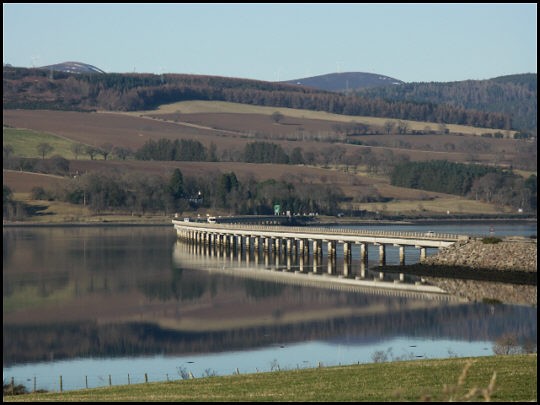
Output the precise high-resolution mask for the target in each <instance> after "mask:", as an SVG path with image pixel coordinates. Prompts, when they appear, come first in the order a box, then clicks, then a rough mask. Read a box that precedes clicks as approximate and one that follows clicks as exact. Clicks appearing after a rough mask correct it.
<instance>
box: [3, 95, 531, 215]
mask: <svg viewBox="0 0 540 405" xmlns="http://www.w3.org/2000/svg"><path fill="white" fill-rule="evenodd" d="M275 111H276V109H275V108H272V107H261V106H253V105H245V104H238V103H225V102H218V101H213V102H208V101H206V102H202V101H185V102H181V103H175V104H170V105H166V106H162V107H160V108H159V109H157V110H152V111H139V112H136V113H135V112H134V113H116V112H95V113H87V112H74V111H51V110H4V112H3V122H4V131H3V141H4V142H3V143H4V147H5V149H4V153H6V150H7V148H6V146H9V147H11V151H10V155H9V156H7V155H6V154H5V155H4V184H5V185H7V186H9V187H10V189H11V190H12V191H13V192H14V193H16V194H17V195H20V194H21V193H23V194H24V193H30V192H32V190H33V188H34V187H44V188H47V190H53V191H55V190H58V188H57V187H56V186H55V184H58V182H59V181H61V182H62V183H64V184H68V183H70V182H71V183H72V182H73V180H71V179H69V177H63V178H59V177H57V176H58V175H66V174H68V173H71V174H73V173H75V174H76V173H79V174H80V173H84V174H92V173H102V174H103V173H107V174H109V175H111V176H127V175H129V176H130V177H129V179H128V178H127V177H123V179H125V180H126V181H132V180H133V179H143V178H149V179H150V177H149V176H151V178H152V179H154V178H155V176H159V177H161V178H167V176H170V175H171V173H172V172H173V170H175V169H180V170H181V172H182V173H183V175H184V176H185V180H186V184H190V187H191V188H194V187H197V184H199V187H201V186H203V185H204V184H207V183H210V182H215V181H217V180H219V179H220V178H223V176H228V174H230V173H234V174H235V177H236V178H237V180H238V181H239V182H240V184H241V185H243V186H246V187H247V186H248V185H249V184H251V183H252V182H258V183H260V186H264V184H266V186H271V183H268V182H269V181H276V182H287V183H289V184H290V185H291V189H289V190H288V191H287V193H290V192H291V191H292V192H293V193H294V194H293V196H291V197H294V195H297V196H298V197H299V198H311V197H315V196H319V195H320V196H322V193H323V191H324V192H327V191H330V190H331V191H332V192H333V193H334V194H335V196H336V197H337V198H338V200H335V201H334V202H332V205H331V206H332V207H333V210H336V209H341V210H342V211H343V212H349V213H353V212H360V210H366V211H367V212H371V213H372V214H370V215H378V214H375V213H377V212H383V213H384V214H385V215H411V216H424V215H441V214H442V215H446V213H447V212H448V211H451V212H453V213H454V212H456V213H459V215H486V214H487V215H490V214H491V215H493V214H498V213H510V212H515V209H513V208H510V207H508V206H506V205H505V204H504V203H503V204H500V202H499V201H501V200H498V202H497V203H496V204H493V203H491V204H489V203H486V202H484V201H482V200H475V199H470V198H469V197H467V196H458V195H449V194H443V193H438V192H430V191H426V190H415V189H407V188H404V187H396V186H392V185H391V184H390V181H389V177H388V176H389V173H390V171H391V170H392V168H393V167H394V166H395V165H396V164H398V163H399V162H405V161H408V160H410V161H415V162H417V161H429V160H433V159H441V160H449V161H452V162H460V163H466V162H469V161H470V160H471V159H473V160H474V162H475V163H477V164H484V165H487V164H492V163H493V162H497V163H498V164H501V165H508V164H511V165H513V166H514V167H515V168H518V167H521V168H523V169H528V170H535V169H536V166H535V162H536V158H535V152H536V149H535V148H534V144H533V143H531V142H529V141H527V142H525V141H523V140H515V139H512V138H511V137H502V138H496V137H491V136H490V137H484V136H483V132H476V131H478V130H477V129H475V128H472V127H470V128H467V127H453V126H448V130H449V132H448V133H447V134H441V133H439V134H433V135H427V134H424V135H422V136H419V135H412V134H411V135H404V134H385V135H383V136H381V135H380V134H379V135H356V134H354V132H353V133H352V134H347V131H348V128H349V129H351V128H352V129H353V130H354V129H355V127H356V125H359V124H362V125H364V126H367V127H370V128H376V127H378V126H380V125H382V123H383V122H384V120H382V119H376V118H369V117H354V118H353V119H354V121H353V122H349V121H347V120H346V119H345V117H343V116H341V115H332V114H328V113H324V112H314V111H306V110H293V109H279V111H280V112H281V113H282V114H283V118H282V119H281V120H280V121H279V122H276V121H275V120H273V119H272V116H273V113H274V112H275ZM377 120H381V121H380V122H377ZM410 125H411V127H410V130H422V129H423V128H424V127H425V126H426V123H414V122H411V123H410ZM413 125H418V127H415V126H413ZM23 128H25V129H23ZM417 128H418V129H417ZM454 131H455V132H454ZM481 135H482V136H481ZM184 141H185V142H192V143H193V142H195V143H199V144H200V145H201V147H202V148H203V149H204V150H205V151H206V152H208V151H210V150H212V151H213V152H212V153H213V156H214V157H215V161H208V160H206V159H204V158H203V160H202V161H186V160H185V159H184V158H180V159H175V158H173V157H170V158H165V160H163V158H161V157H153V158H151V160H141V159H140V158H136V153H135V152H136V151H140V150H142V149H143V148H146V150H148V145H152V144H153V145H156V146H157V145H161V147H162V148H165V147H168V146H167V145H171V143H172V142H184ZM43 142H46V143H49V144H51V145H55V146H54V150H53V151H52V153H48V154H47V158H46V159H43V158H42V156H41V155H40V154H39V152H38V148H37V146H38V145H39V144H40V143H43ZM149 143H150V144H149ZM257 144H258V145H262V146H264V147H265V148H267V147H270V146H272V147H274V148H277V149H279V150H280V151H281V154H282V155H283V156H284V157H286V158H288V159H289V160H288V163H283V162H281V160H280V164H276V163H278V162H274V163H271V162H266V163H263V161H262V160H261V161H257V162H250V161H249V160H246V159H247V158H248V155H247V153H248V152H247V151H248V147H249V146H251V145H257ZM75 145H83V146H84V147H87V148H88V147H89V148H93V149H95V150H100V149H101V148H105V147H106V145H109V147H110V148H112V152H111V153H110V154H108V156H107V158H106V159H105V158H104V156H103V155H102V154H101V153H100V152H96V153H97V154H94V155H92V157H91V156H90V155H89V154H88V153H87V152H85V150H84V148H83V149H82V151H81V152H79V153H78V154H76V153H75V152H74V149H73V146H75ZM524 147H525V148H524ZM268 150H269V149H268ZM119 151H130V152H129V153H128V154H127V159H126V157H125V156H124V155H122V154H120V152H119ZM55 155H57V156H55ZM170 156H172V155H170ZM66 159H67V161H66ZM170 159H173V160H170ZM187 159H188V160H191V158H190V157H189V156H188V157H187ZM531 164H532V166H531ZM6 169H10V170H13V171H6ZM21 170H24V171H26V172H28V171H33V172H36V173H35V174H24V171H23V172H22V173H21ZM39 173H49V174H55V175H56V176H55V177H45V176H43V174H39ZM23 174H24V175H23ZM529 175H530V172H525V173H523V177H524V178H527V177H528V176H529ZM152 181H153V182H154V181H155V180H152ZM266 186H264V187H266ZM63 187H64V186H61V187H60V188H63ZM205 187H210V185H207V186H205ZM212 187H213V186H212ZM122 188H123V189H125V186H122ZM261 190H262V189H261ZM275 190H276V192H278V191H279V189H278V188H275ZM315 190H317V191H315ZM267 192H271V193H273V192H274V191H270V190H269V189H267ZM279 192H281V191H279ZM26 195H27V194H26ZM268 195H272V194H268ZM239 197H240V198H242V197H241V196H236V197H234V198H239ZM22 198H28V197H27V196H22ZM232 198H233V196H231V197H230V199H232ZM246 198H247V197H246ZM291 201H292V200H291ZM40 204H41V203H40ZM41 205H42V204H41ZM214 210H215V208H214ZM456 210H457V211H456ZM214 212H215V211H214ZM225 212H229V211H228V210H226V211H225ZM47 218H49V219H52V218H53V216H43V217H42V218H41V220H46V219H47Z"/></svg>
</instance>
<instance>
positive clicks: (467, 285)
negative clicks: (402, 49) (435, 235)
mask: <svg viewBox="0 0 540 405" xmlns="http://www.w3.org/2000/svg"><path fill="white" fill-rule="evenodd" d="M536 247H537V243H536V239H534V240H532V239H526V238H506V239H504V240H502V241H501V242H499V243H494V244H487V243H484V242H483V241H482V240H481V239H472V240H468V241H462V242H458V243H456V244H454V245H452V246H450V247H448V248H446V249H442V250H441V251H440V252H439V253H438V254H436V255H434V256H431V257H428V258H426V259H425V260H424V261H423V262H422V265H428V266H433V267H435V268H442V270H440V271H435V272H434V273H438V274H437V275H442V274H443V273H446V274H447V275H450V274H449V273H450V272H451V273H453V274H452V276H450V277H438V276H436V277H429V276H428V277H426V278H425V279H426V281H428V282H429V283H430V284H433V285H436V286H438V287H439V288H442V289H443V290H445V291H447V292H448V293H450V294H454V295H457V296H461V297H463V298H466V299H468V300H470V301H484V302H485V301H488V300H489V301H493V302H504V303H511V304H518V305H534V306H536V305H537V281H536V280H537V279H536V277H537V274H536V273H537V262H536V260H537V256H536V255H537V253H536V252H537V249H536ZM424 274H429V273H424ZM434 275H435V274H434ZM462 276H465V277H462Z"/></svg>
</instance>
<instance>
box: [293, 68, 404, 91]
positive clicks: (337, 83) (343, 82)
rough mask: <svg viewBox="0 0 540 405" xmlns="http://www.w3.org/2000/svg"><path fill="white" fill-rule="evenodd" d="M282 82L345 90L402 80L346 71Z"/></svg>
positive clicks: (400, 82) (387, 84)
mask: <svg viewBox="0 0 540 405" xmlns="http://www.w3.org/2000/svg"><path fill="white" fill-rule="evenodd" d="M283 83H289V84H296V85H301V86H306V87H312V88H314V89H319V90H326V91H337V92H344V91H345V92H346V91H354V90H359V89H366V88H372V87H380V86H389V85H394V84H403V83H404V82H402V81H401V80H398V79H394V78H392V77H388V76H384V75H379V74H375V73H363V72H347V73H329V74H325V75H320V76H313V77H306V78H303V79H295V80H288V81H286V82H283Z"/></svg>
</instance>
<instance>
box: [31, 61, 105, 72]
mask: <svg viewBox="0 0 540 405" xmlns="http://www.w3.org/2000/svg"><path fill="white" fill-rule="evenodd" d="M38 69H47V70H53V71H55V72H65V73H106V72H105V71H103V70H101V69H100V68H97V67H95V66H92V65H89V64H88V63H82V62H62V63H56V64H54V65H48V66H42V67H39V68H38Z"/></svg>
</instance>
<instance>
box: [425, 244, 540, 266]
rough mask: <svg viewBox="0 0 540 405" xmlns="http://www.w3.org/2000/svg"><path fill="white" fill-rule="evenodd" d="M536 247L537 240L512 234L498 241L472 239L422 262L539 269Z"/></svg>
mask: <svg viewBox="0 0 540 405" xmlns="http://www.w3.org/2000/svg"><path fill="white" fill-rule="evenodd" d="M536 247H537V243H536V239H527V238H523V237H509V238H505V239H503V240H502V241H501V242H499V243H484V241H483V240H482V239H470V240H467V241H459V242H457V243H455V244H454V245H452V246H449V247H447V248H444V249H441V250H440V252H439V253H438V254H436V255H434V256H430V257H428V258H426V259H425V260H424V261H423V262H422V264H428V265H442V266H461V267H469V268H472V269H492V270H507V271H526V272H536V270H537V267H536Z"/></svg>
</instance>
